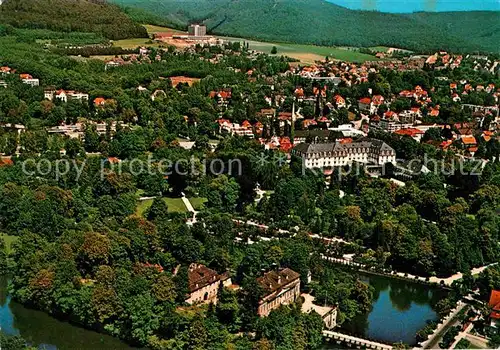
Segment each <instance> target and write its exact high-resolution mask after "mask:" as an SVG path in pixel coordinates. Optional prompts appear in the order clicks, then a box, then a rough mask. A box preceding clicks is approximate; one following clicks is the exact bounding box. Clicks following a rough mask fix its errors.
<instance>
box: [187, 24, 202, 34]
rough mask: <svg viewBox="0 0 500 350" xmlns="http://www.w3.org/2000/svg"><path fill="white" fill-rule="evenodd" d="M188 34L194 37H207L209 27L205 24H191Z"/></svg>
mask: <svg viewBox="0 0 500 350" xmlns="http://www.w3.org/2000/svg"><path fill="white" fill-rule="evenodd" d="M188 33H189V35H192V36H205V35H207V26H206V25H204V24H191V25H190V26H189V28H188Z"/></svg>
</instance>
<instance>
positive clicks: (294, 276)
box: [257, 268, 300, 317]
mask: <svg viewBox="0 0 500 350" xmlns="http://www.w3.org/2000/svg"><path fill="white" fill-rule="evenodd" d="M257 283H259V285H260V286H261V287H262V288H263V289H264V291H265V293H266V294H265V295H264V296H263V297H262V298H261V299H260V300H259V307H258V310H257V314H258V315H259V316H262V317H264V316H268V315H269V313H270V312H271V311H272V310H275V309H277V308H279V307H280V306H281V305H288V304H291V303H294V302H295V301H296V300H297V298H298V297H299V296H300V275H299V274H298V273H297V272H295V271H293V270H291V269H289V268H284V269H280V270H273V271H269V272H267V273H265V274H264V276H262V277H259V278H257Z"/></svg>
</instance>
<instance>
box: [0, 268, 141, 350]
mask: <svg viewBox="0 0 500 350" xmlns="http://www.w3.org/2000/svg"><path fill="white" fill-rule="evenodd" d="M7 281H8V278H7V277H4V276H0V326H1V330H2V332H3V333H6V334H9V335H18V334H20V335H21V336H22V337H23V338H24V339H26V340H27V341H28V342H30V343H31V344H33V345H35V346H38V348H39V349H51V350H52V349H89V350H90V349H93V350H97V349H103V350H104V349H106V350H113V349H117V350H118V349H120V350H121V349H124V350H125V349H133V348H132V347H130V346H129V345H127V344H125V343H123V342H121V341H120V340H119V339H117V338H114V337H111V336H109V335H105V334H101V333H97V332H94V331H91V330H87V329H84V328H81V327H77V326H74V325H72V324H70V323H68V322H64V321H60V320H57V319H55V318H53V317H51V316H49V315H48V314H46V313H45V312H42V311H37V310H33V309H29V308H26V307H24V306H23V305H21V304H19V303H17V302H15V301H13V300H12V299H11V297H10V295H9V294H8V291H7Z"/></svg>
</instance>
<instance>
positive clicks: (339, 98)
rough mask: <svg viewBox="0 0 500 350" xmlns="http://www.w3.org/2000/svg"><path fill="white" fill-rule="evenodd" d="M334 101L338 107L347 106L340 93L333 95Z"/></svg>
mask: <svg viewBox="0 0 500 350" xmlns="http://www.w3.org/2000/svg"><path fill="white" fill-rule="evenodd" d="M333 103H334V105H335V108H337V109H339V108H345V107H346V103H345V99H344V98H343V97H342V96H340V95H335V96H334V97H333Z"/></svg>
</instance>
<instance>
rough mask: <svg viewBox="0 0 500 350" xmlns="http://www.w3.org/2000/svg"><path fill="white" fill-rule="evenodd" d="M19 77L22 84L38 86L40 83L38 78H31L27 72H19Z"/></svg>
mask: <svg viewBox="0 0 500 350" xmlns="http://www.w3.org/2000/svg"><path fill="white" fill-rule="evenodd" d="M19 78H21V81H22V82H23V83H24V84H27V85H31V86H38V85H40V80H38V79H35V78H33V77H32V76H31V75H29V74H19Z"/></svg>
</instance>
